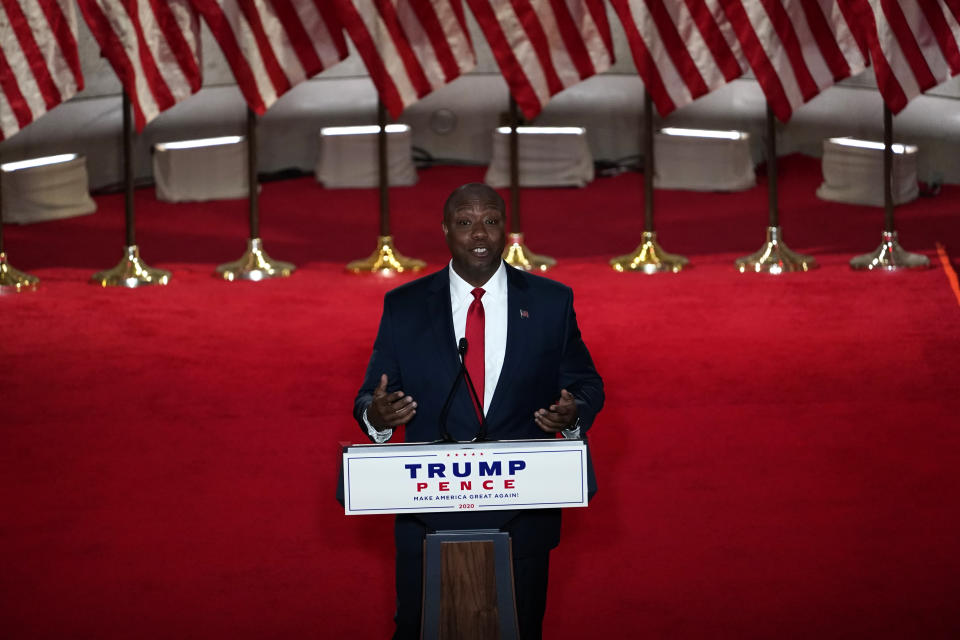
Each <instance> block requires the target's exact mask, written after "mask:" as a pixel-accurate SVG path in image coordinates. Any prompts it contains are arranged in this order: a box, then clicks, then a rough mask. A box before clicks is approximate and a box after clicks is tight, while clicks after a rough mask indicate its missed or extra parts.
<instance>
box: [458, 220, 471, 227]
mask: <svg viewBox="0 0 960 640" xmlns="http://www.w3.org/2000/svg"><path fill="white" fill-rule="evenodd" d="M457 224H459V225H460V226H462V227H465V226H467V225H468V224H470V221H469V220H467V219H466V218H461V219H459V220H457Z"/></svg>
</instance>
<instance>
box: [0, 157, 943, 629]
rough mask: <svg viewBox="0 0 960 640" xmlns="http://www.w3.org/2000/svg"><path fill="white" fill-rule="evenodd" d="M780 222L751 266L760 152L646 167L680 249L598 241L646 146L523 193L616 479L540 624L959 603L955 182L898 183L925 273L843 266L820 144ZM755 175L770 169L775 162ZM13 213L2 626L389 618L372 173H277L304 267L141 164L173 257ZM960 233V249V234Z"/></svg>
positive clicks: (294, 254) (601, 451)
mask: <svg viewBox="0 0 960 640" xmlns="http://www.w3.org/2000/svg"><path fill="white" fill-rule="evenodd" d="M481 177H482V169H479V168H438V169H432V170H428V171H422V172H421V179H420V184H419V185H418V186H417V187H415V188H406V189H395V190H393V191H392V193H391V198H392V204H393V211H394V215H393V225H394V231H395V236H396V238H397V241H398V244H399V247H400V249H401V250H402V251H403V252H404V253H406V254H408V255H411V256H416V257H421V258H424V259H427V260H428V261H430V263H431V264H430V268H437V267H439V266H440V265H441V264H442V263H443V261H444V259H445V255H446V249H445V246H444V244H443V242H442V237H441V235H440V229H439V226H440V224H439V223H440V214H439V211H440V207H441V204H442V200H443V198H444V197H445V195H446V194H447V193H448V192H449V191H450V189H451V188H452V187H453V186H455V185H457V184H459V183H462V182H465V181H469V180H478V179H480V178H481ZM781 179H782V182H781V195H782V199H781V202H782V224H783V228H784V236H785V239H786V241H787V243H788V244H789V245H790V246H791V247H792V248H794V249H797V250H802V251H806V252H811V253H814V254H815V255H816V257H817V259H818V260H819V261H820V263H821V264H822V267H821V268H820V269H819V270H816V271H813V272H810V273H805V274H788V275H785V276H781V277H770V276H758V275H740V274H737V273H735V272H734V271H733V269H732V260H733V259H734V258H735V257H738V256H739V255H743V254H745V253H750V252H752V251H754V250H755V249H757V248H758V247H759V246H760V244H761V242H762V240H763V229H764V227H765V222H766V191H765V190H764V188H763V187H762V185H761V186H760V187H758V188H756V189H754V190H751V191H749V192H746V193H742V194H695V193H685V192H658V194H657V206H658V229H659V231H660V239H661V241H662V242H663V244H664V246H665V247H666V248H667V249H668V250H670V251H674V252H677V253H683V254H686V255H688V256H689V257H690V258H691V260H692V263H693V268H691V269H690V270H689V271H685V272H684V273H682V274H679V275H676V276H666V275H664V276H655V277H648V276H638V275H633V274H616V273H614V272H612V271H611V270H610V269H609V267H607V266H606V260H607V259H609V258H610V257H611V256H613V255H616V254H619V253H625V252H627V251H629V250H631V249H633V247H634V246H635V245H636V244H637V242H638V240H639V234H640V224H641V221H642V215H641V209H640V208H641V207H642V194H641V191H640V186H639V185H640V182H641V178H640V176H638V175H637V174H629V175H623V176H620V177H617V178H608V179H600V180H598V181H596V182H595V183H593V184H592V185H591V186H589V187H587V188H585V189H580V190H565V189H555V190H554V189H547V190H537V191H527V192H525V193H524V195H523V205H524V208H525V209H524V212H525V216H524V223H525V227H526V230H527V235H528V240H529V243H530V245H531V247H532V248H533V249H535V250H537V251H540V252H543V253H549V254H551V255H554V256H555V257H557V258H558V259H559V260H560V264H559V266H558V268H557V269H556V270H554V271H553V272H551V274H550V275H551V277H555V278H557V279H560V280H562V281H564V282H566V283H568V284H570V285H571V286H573V288H574V290H575V292H576V295H577V299H576V304H577V310H578V314H579V317H580V323H581V328H582V330H583V333H584V336H585V339H586V341H587V343H588V345H589V346H590V347H591V350H592V352H593V354H594V357H595V360H596V362H597V367H598V369H599V370H600V372H601V374H602V375H603V376H604V379H605V382H606V385H607V396H608V400H607V407H606V409H605V410H604V412H603V413H602V414H601V416H600V418H599V420H598V422H597V424H596V426H595V429H594V430H593V431H592V441H591V442H592V446H593V449H594V455H595V461H596V463H597V468H598V474H599V482H600V492H599V494H598V495H597V498H596V499H595V500H594V502H593V503H592V505H591V507H590V508H589V509H586V510H575V511H571V512H568V513H567V514H566V517H565V521H564V538H563V542H562V543H561V546H560V547H559V548H558V550H557V551H556V553H555V554H554V555H553V566H552V570H551V587H550V599H549V604H548V612H547V621H546V628H545V630H546V635H547V637H548V638H583V637H597V636H599V637H616V638H620V637H646V638H667V637H670V638H717V637H729V638H771V637H777V638H783V637H786V638H811V637H829V638H851V637H858V638H867V637H870V638H875V637H891V638H894V637H896V638H902V637H924V638H930V637H957V635H958V634H960V604H958V600H957V591H958V576H960V551H958V545H957V542H956V541H957V540H958V539H960V515H958V511H960V510H958V508H957V495H958V493H960V431H958V424H960V419H958V415H960V400H958V399H957V393H956V387H957V372H958V370H960V339H958V336H957V326H958V320H960V304H958V301H957V299H956V298H955V296H954V294H953V291H952V290H951V287H950V284H949V281H948V278H947V276H946V275H945V272H944V270H943V268H942V266H941V265H940V261H939V259H938V258H937V254H936V250H935V243H936V242H941V243H942V244H943V245H945V248H946V251H947V253H948V254H950V253H953V254H954V255H957V254H960V216H958V213H960V187H945V188H944V191H943V193H942V194H941V195H940V196H939V197H937V198H932V199H921V200H918V201H916V202H914V203H911V204H909V205H906V206H903V207H901V208H899V209H898V212H897V215H898V228H899V230H900V234H901V238H902V240H903V243H904V245H905V246H906V247H907V248H908V249H911V250H914V251H922V252H924V253H926V254H927V255H929V256H931V258H932V259H933V265H934V268H931V269H930V270H928V271H924V272H919V273H892V274H891V273H856V272H852V271H851V270H850V269H849V268H848V266H847V262H848V260H849V259H850V257H852V256H853V255H854V254H857V253H862V252H865V251H869V250H872V249H873V248H875V247H876V246H877V245H878V244H879V241H880V231H881V228H882V211H881V210H879V209H875V208H868V207H856V206H849V205H839V204H832V203H826V202H822V201H819V200H817V199H816V197H815V196H814V194H813V192H814V189H815V188H816V186H817V184H818V182H819V163H818V161H815V160H811V159H807V158H801V157H791V158H786V159H784V160H783V163H782V168H781ZM761 182H762V181H761ZM97 201H98V204H99V206H100V210H99V212H98V213H97V214H95V215H93V216H88V217H84V218H77V219H73V220H66V221H60V222H53V223H44V224H39V225H33V226H27V227H7V229H6V244H7V250H8V253H9V255H10V257H11V261H12V262H13V264H14V265H16V266H17V267H19V268H21V269H24V270H27V271H30V272H32V273H34V274H35V275H38V276H40V277H41V278H42V285H41V289H40V290H39V291H38V292H36V293H33V294H25V295H4V296H0V314H2V317H3V319H4V321H5V323H4V327H5V335H4V337H3V339H2V340H0V362H2V363H3V377H2V387H0V506H2V512H0V513H2V515H0V636H2V637H3V638H164V639H167V638H265V637H270V638H343V637H356V638H384V637H388V635H389V633H390V631H391V628H392V622H391V615H392V607H393V587H392V578H393V574H392V571H393V567H392V538H391V535H392V529H391V523H390V519H389V517H381V516H370V517H351V518H349V519H348V518H346V517H345V516H343V515H342V512H341V511H340V509H339V506H338V505H337V504H336V503H335V502H334V500H333V489H334V484H335V477H334V475H335V471H336V467H335V464H336V454H337V446H336V442H337V441H338V440H351V439H352V440H356V439H358V437H359V430H358V429H357V427H356V426H355V425H354V424H353V422H352V419H351V417H350V409H351V406H352V400H353V395H354V392H355V389H356V387H357V386H358V385H359V383H360V379H361V376H362V373H363V370H364V368H365V365H366V360H367V357H368V355H369V349H370V346H371V344H372V341H373V337H374V332H375V330H376V325H377V321H378V314H379V307H380V302H381V299H382V295H383V293H384V292H385V291H386V290H388V289H389V288H391V287H393V286H395V285H396V284H398V283H399V282H401V281H405V280H407V279H408V278H407V277H406V276H405V277H402V278H395V279H392V280H385V279H381V278H378V277H358V276H352V275H348V274H346V273H344V271H343V264H344V263H345V262H346V261H348V260H350V259H353V258H357V257H361V256H363V255H365V254H367V253H368V252H370V251H371V250H372V249H373V246H374V241H375V234H376V221H377V216H376V202H377V201H376V194H375V193H374V192H373V191H326V190H323V189H322V188H320V187H319V186H317V185H316V183H315V182H313V181H312V180H311V179H299V180H292V181H284V182H273V183H268V184H265V185H264V187H263V195H262V198H261V209H262V211H263V220H262V230H263V237H264V241H265V246H266V248H267V250H268V251H269V252H270V253H271V254H272V255H273V256H275V257H277V258H280V259H284V260H291V261H293V262H295V263H296V264H297V265H298V266H299V270H298V272H297V273H296V274H295V275H294V276H293V277H292V278H290V279H288V280H283V281H272V282H264V283H259V284H247V283H236V284H228V283H224V282H222V281H218V280H216V279H214V278H213V277H211V273H212V271H213V267H214V266H215V265H216V264H218V263H220V262H224V261H228V260H232V259H235V258H237V257H239V255H240V253H241V251H242V249H243V242H244V238H245V230H246V226H245V225H246V217H245V216H246V213H245V211H246V210H245V205H244V203H243V202H228V203H205V204H193V205H169V204H162V203H157V202H156V201H155V200H154V197H153V192H152V190H140V191H138V193H137V206H138V210H137V217H138V240H139V244H140V246H141V248H142V253H143V256H144V258H145V259H146V260H147V261H148V262H149V263H151V264H152V265H154V266H160V267H164V268H168V269H171V270H172V271H173V272H174V279H173V282H172V284H171V285H170V286H169V287H166V288H160V289H144V290H134V291H128V290H102V289H99V288H97V287H94V286H91V285H88V284H86V282H85V281H86V280H87V279H88V278H89V276H90V274H91V273H92V272H93V271H95V270H99V269H103V268H106V267H109V266H112V265H113V264H115V263H116V261H117V260H118V259H119V257H120V252H121V246H122V242H123V230H122V197H120V196H104V197H99V198H97ZM956 266H957V263H956V261H954V267H956Z"/></svg>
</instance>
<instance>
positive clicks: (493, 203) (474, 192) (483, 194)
mask: <svg viewBox="0 0 960 640" xmlns="http://www.w3.org/2000/svg"><path fill="white" fill-rule="evenodd" d="M471 205H480V208H488V207H493V208H494V209H496V210H497V211H499V212H500V213H501V214H503V215H504V216H506V212H507V206H506V204H505V203H504V202H503V198H501V197H500V194H499V193H497V192H496V191H494V190H493V189H492V188H491V187H490V186H489V185H485V184H483V183H482V182H468V183H467V184H464V185H461V186H459V187H457V188H456V189H454V190H453V193H451V194H450V196H449V197H448V198H447V201H446V203H444V205H443V222H444V223H445V224H449V221H450V215H451V214H452V213H453V212H454V211H456V210H457V209H458V208H460V207H463V206H471Z"/></svg>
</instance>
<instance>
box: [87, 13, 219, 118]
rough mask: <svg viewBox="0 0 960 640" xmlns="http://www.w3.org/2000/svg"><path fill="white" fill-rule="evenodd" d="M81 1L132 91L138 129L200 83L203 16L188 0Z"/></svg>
mask: <svg viewBox="0 0 960 640" xmlns="http://www.w3.org/2000/svg"><path fill="white" fill-rule="evenodd" d="M78 2H79V4H80V11H81V12H83V17H84V18H85V19H86V21H87V25H88V26H89V27H90V31H91V33H93V37H94V38H96V40H97V43H98V44H99V45H100V50H101V51H102V52H103V55H104V57H106V59H107V60H108V61H109V62H110V66H112V67H113V70H114V71H115V72H116V74H117V77H118V78H119V79H120V83H121V84H122V85H123V89H124V91H126V92H127V95H129V96H130V102H131V104H132V105H133V119H134V123H135V125H136V127H137V131H142V130H143V128H144V127H145V126H147V123H149V122H150V121H151V120H153V119H154V118H156V117H157V116H158V115H160V113H161V112H163V111H165V110H167V109H169V108H170V107H172V106H173V105H175V104H177V103H178V102H180V101H181V100H184V99H186V98H189V97H190V96H191V95H193V94H194V93H196V92H197V91H198V90H199V89H200V85H201V83H202V80H203V78H202V74H201V70H200V69H201V64H200V21H199V19H198V18H197V14H196V13H195V12H194V11H193V9H192V8H191V7H190V5H189V3H188V0H78Z"/></svg>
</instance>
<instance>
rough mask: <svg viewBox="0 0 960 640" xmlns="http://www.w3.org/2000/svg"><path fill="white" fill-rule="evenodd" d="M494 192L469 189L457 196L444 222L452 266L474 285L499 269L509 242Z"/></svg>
mask: <svg viewBox="0 0 960 640" xmlns="http://www.w3.org/2000/svg"><path fill="white" fill-rule="evenodd" d="M498 200H499V199H498V198H496V194H495V193H489V194H487V193H483V192H482V191H480V192H468V193H465V194H463V195H462V196H460V197H459V198H457V199H456V200H455V201H454V202H453V203H452V207H451V208H450V210H449V211H448V212H447V216H446V217H445V218H444V221H443V233H444V235H445V236H446V237H447V246H448V247H450V255H451V257H452V258H453V269H454V271H456V272H457V274H458V275H459V276H460V277H461V278H463V279H464V280H466V281H467V282H469V283H470V284H472V285H473V286H475V287H480V286H483V284H484V283H485V282H486V281H487V280H489V279H490V277H491V276H492V275H493V274H494V273H496V271H497V269H499V268H500V256H501V255H502V254H503V247H504V244H505V243H506V234H505V232H504V225H505V220H504V215H503V211H501V210H500V203H499V202H498Z"/></svg>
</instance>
